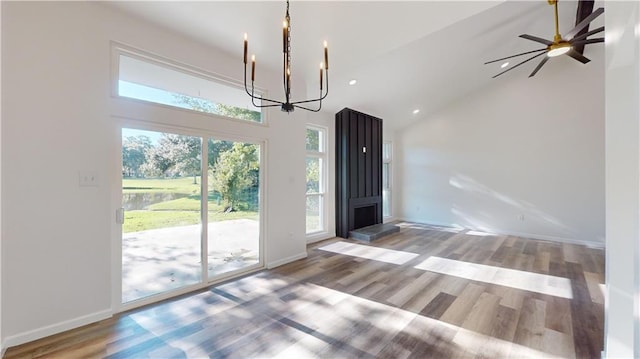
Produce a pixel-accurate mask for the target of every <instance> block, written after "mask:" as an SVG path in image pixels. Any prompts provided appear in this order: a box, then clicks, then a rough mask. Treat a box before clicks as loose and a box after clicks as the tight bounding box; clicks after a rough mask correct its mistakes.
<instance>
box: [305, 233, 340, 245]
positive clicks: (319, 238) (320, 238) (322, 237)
mask: <svg viewBox="0 0 640 359" xmlns="http://www.w3.org/2000/svg"><path fill="white" fill-rule="evenodd" d="M335 236H336V234H335V232H334V233H327V232H324V233H319V234H317V235H313V236H309V237H307V244H311V243H316V242H320V241H324V240H325V239H329V238H334V237H335Z"/></svg>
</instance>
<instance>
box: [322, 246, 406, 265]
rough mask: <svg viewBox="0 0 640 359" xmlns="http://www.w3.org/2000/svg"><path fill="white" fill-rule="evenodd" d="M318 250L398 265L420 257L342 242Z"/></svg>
mask: <svg viewBox="0 0 640 359" xmlns="http://www.w3.org/2000/svg"><path fill="white" fill-rule="evenodd" d="M318 249H320V250H323V251H327V252H333V253H338V254H344V255H347V256H352V257H358V258H365V259H372V260H376V261H380V262H385V263H391V264H397V265H402V264H405V263H407V262H408V261H410V260H412V259H414V258H416V257H417V256H418V254H417V253H411V252H404V251H395V250H393V249H385V248H379V247H371V246H365V245H362V244H355V243H347V242H342V241H340V242H335V243H331V244H329V245H326V246H324V247H320V248H318Z"/></svg>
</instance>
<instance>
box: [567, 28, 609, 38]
mask: <svg viewBox="0 0 640 359" xmlns="http://www.w3.org/2000/svg"><path fill="white" fill-rule="evenodd" d="M602 31H604V26H600V27H599V28H597V29H594V30H591V31H589V32H585V33H584V34H582V35H578V36H576V37H574V38H573V41H578V40H583V39H586V38H587V37H589V36H591V35H593V34H597V33H599V32H602Z"/></svg>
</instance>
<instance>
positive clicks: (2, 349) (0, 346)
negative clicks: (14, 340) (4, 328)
mask: <svg viewBox="0 0 640 359" xmlns="http://www.w3.org/2000/svg"><path fill="white" fill-rule="evenodd" d="M6 352H7V346H6V345H5V342H4V340H3V341H2V342H0V358H4V353H6Z"/></svg>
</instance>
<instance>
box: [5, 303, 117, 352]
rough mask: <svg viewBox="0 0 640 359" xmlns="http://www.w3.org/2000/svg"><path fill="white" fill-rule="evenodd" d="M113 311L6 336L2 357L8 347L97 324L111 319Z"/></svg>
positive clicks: (104, 311) (109, 310) (108, 310)
mask: <svg viewBox="0 0 640 359" xmlns="http://www.w3.org/2000/svg"><path fill="white" fill-rule="evenodd" d="M112 315H113V311H112V310H111V309H107V310H103V311H100V312H96V313H92V314H88V315H84V316H82V317H78V318H75V319H71V320H67V321H64V322H60V323H56V324H52V325H47V326H46V327H42V328H38V329H34V330H30V331H28V332H24V333H20V334H16V335H11V336H8V337H7V338H6V339H5V340H4V342H3V345H2V348H3V355H4V350H6V349H7V348H9V347H14V346H16V345H20V344H24V343H28V342H31V341H34V340H38V339H41V338H44V337H48V336H50V335H53V334H58V333H62V332H64V331H67V330H71V329H75V328H78V327H81V326H83V325H87V324H91V323H95V322H98V321H100V320H104V319H108V318H111V316H112Z"/></svg>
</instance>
